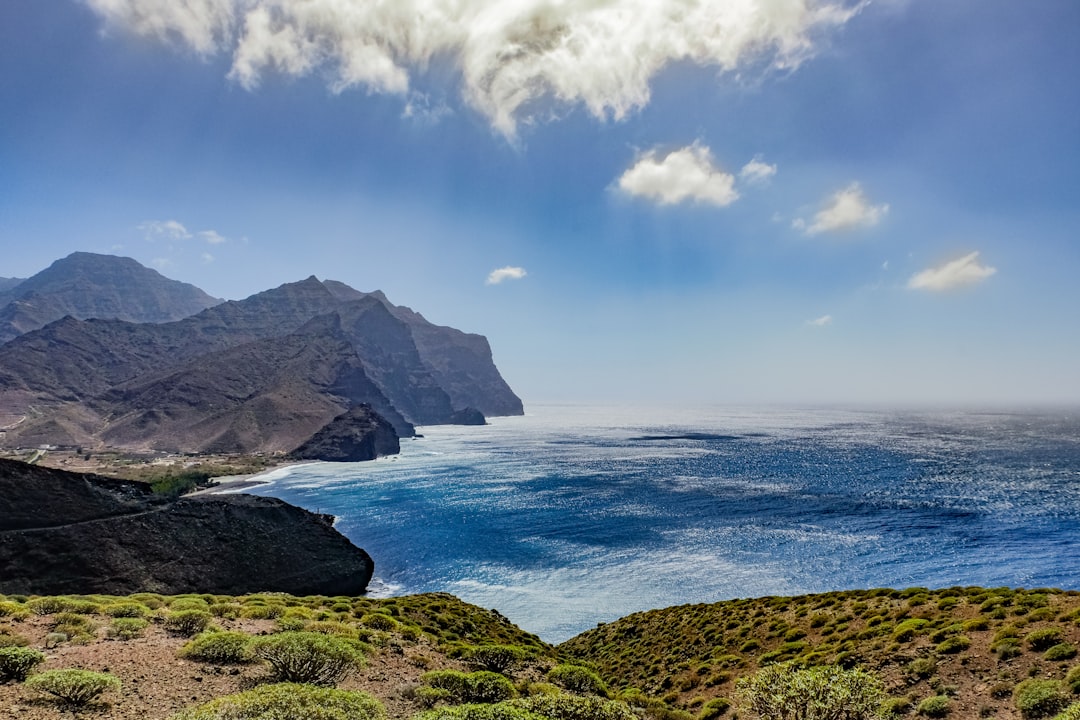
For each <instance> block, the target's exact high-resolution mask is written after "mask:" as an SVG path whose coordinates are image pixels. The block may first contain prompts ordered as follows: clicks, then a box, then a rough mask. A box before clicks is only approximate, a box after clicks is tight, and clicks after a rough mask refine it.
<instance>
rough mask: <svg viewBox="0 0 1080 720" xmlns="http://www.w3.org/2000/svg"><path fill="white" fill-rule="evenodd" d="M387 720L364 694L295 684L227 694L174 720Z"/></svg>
mask: <svg viewBox="0 0 1080 720" xmlns="http://www.w3.org/2000/svg"><path fill="white" fill-rule="evenodd" d="M286 718H289V719H291V718H303V720H384V719H385V718H386V710H385V709H384V708H383V706H382V704H381V703H380V702H379V701H378V700H376V699H375V698H373V697H371V696H370V695H368V694H367V693H364V692H354V691H346V690H336V689H333V688H324V687H315V686H312V685H300V684H293V683H279V684H274V685H261V686H259V687H257V688H255V689H253V690H248V691H246V692H241V693H236V694H235V695H225V696H223V697H219V698H216V699H214V700H211V701H210V702H208V703H206V704H205V705H200V706H198V707H195V708H190V709H188V710H182V711H181V712H179V713H176V714H175V715H173V716H172V718H171V720H279V719H286Z"/></svg>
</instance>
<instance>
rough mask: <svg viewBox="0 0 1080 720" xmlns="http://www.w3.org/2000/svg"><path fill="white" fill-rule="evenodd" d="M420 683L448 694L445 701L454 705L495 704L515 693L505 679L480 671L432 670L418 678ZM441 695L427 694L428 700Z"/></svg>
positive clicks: (496, 674) (508, 681)
mask: <svg viewBox="0 0 1080 720" xmlns="http://www.w3.org/2000/svg"><path fill="white" fill-rule="evenodd" d="M420 682H421V683H422V684H423V685H424V686H426V687H429V688H434V689H435V690H439V691H442V692H445V693H447V694H448V697H447V698H446V699H447V700H450V701H452V702H455V703H497V702H502V701H503V700H509V699H510V698H512V697H514V696H515V695H516V694H517V692H516V691H515V690H514V684H513V683H511V682H510V680H508V679H507V678H506V677H504V676H502V675H500V674H498V673H493V672H489V671H487V670H480V671H478V672H471V673H463V672H458V671H457V670H434V671H432V672H428V673H424V674H423V675H421V676H420ZM440 694H441V693H429V694H428V699H429V700H432V699H440V698H437V697H436V696H438V695H440Z"/></svg>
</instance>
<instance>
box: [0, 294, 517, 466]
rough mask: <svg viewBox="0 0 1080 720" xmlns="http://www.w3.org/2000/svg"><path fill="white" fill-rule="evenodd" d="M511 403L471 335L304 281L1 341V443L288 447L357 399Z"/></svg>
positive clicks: (481, 407) (506, 406)
mask: <svg viewBox="0 0 1080 720" xmlns="http://www.w3.org/2000/svg"><path fill="white" fill-rule="evenodd" d="M361 404H366V405H369V406H370V407H371V408H372V409H373V410H374V411H375V412H376V413H378V414H379V415H381V416H382V417H384V418H386V420H387V421H388V422H389V423H390V425H392V426H393V428H394V430H395V431H396V432H397V433H398V435H401V436H411V435H412V434H413V432H414V430H413V426H414V425H416V424H424V425H431V424H444V423H455V424H460V423H464V424H475V423H477V422H483V416H484V414H491V415H507V414H521V413H522V405H521V400H520V399H518V398H517V396H516V395H514V393H513V391H512V390H511V389H510V388H509V386H508V385H507V384H506V382H505V381H504V380H503V378H502V377H501V376H500V375H499V372H498V370H497V369H496V367H495V365H494V363H493V362H492V358H491V348H490V346H489V345H488V342H487V340H486V339H485V338H484V337H483V336H480V335H472V334H467V333H463V332H461V331H459V330H455V329H453V328H448V327H441V326H437V325H434V324H432V323H430V322H428V321H427V320H426V319H425V318H424V317H423V316H422V315H420V314H419V313H416V312H414V311H412V310H411V309H409V308H406V307H399V306H395V305H393V304H392V303H390V302H389V301H388V300H387V299H386V297H385V295H383V294H382V293H381V292H378V291H376V292H372V293H363V292H360V291H358V290H355V289H353V288H351V287H349V286H347V285H345V284H344V283H340V282H336V281H329V280H328V281H320V280H319V279H318V278H316V277H314V276H312V277H309V278H307V279H306V280H303V281H300V282H296V283H288V284H285V285H282V286H280V287H278V288H274V289H272V290H267V291H265V292H262V293H258V294H256V295H253V296H251V297H249V298H247V299H245V300H239V301H228V302H223V303H220V304H217V305H215V306H213V307H209V308H207V309H205V310H202V311H201V312H199V313H197V314H195V315H192V316H190V317H187V318H184V319H181V320H176V321H172V322H167V323H154V324H151V323H133V322H125V321H122V320H109V319H88V320H77V319H75V318H73V317H65V318H62V319H60V320H58V321H56V322H53V323H51V324H49V325H47V326H45V327H43V328H41V329H38V330H35V331H32V332H29V333H25V334H23V335H21V336H19V337H17V338H15V339H13V340H11V341H9V342H7V343H5V344H3V345H0V430H2V432H0V447H7V448H14V447H36V446H40V445H46V444H47V445H56V446H65V447H86V448H106V447H107V448H119V449H129V450H139V451H144V450H154V451H168V452H195V453H200V452H215V453H253V452H270V453H288V452H290V451H292V450H294V449H296V448H298V447H299V446H300V445H301V444H303V443H304V442H305V441H307V440H308V439H309V438H311V437H312V436H313V435H314V434H315V433H316V432H317V431H319V430H320V429H321V428H323V427H324V426H326V425H327V423H329V422H331V421H332V420H334V419H335V418H337V417H338V416H340V415H342V414H343V413H345V412H347V411H348V410H349V409H350V408H352V407H355V406H357V405H361Z"/></svg>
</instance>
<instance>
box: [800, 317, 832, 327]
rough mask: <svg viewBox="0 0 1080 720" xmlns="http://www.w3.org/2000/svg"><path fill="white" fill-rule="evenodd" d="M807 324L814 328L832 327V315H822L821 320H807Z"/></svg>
mask: <svg viewBox="0 0 1080 720" xmlns="http://www.w3.org/2000/svg"><path fill="white" fill-rule="evenodd" d="M806 324H807V325H813V326H814V327H825V326H826V325H832V315H822V316H821V317H819V318H814V319H813V320H807V321H806Z"/></svg>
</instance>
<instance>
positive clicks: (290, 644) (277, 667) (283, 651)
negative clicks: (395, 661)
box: [251, 632, 364, 685]
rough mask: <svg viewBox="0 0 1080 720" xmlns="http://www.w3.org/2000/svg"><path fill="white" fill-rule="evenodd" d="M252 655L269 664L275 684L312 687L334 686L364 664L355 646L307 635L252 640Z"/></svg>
mask: <svg viewBox="0 0 1080 720" xmlns="http://www.w3.org/2000/svg"><path fill="white" fill-rule="evenodd" d="M251 652H252V653H253V654H254V656H255V657H257V658H260V659H262V660H265V661H266V662H267V663H269V664H270V667H271V668H272V670H273V673H274V677H275V678H276V679H277V680H278V681H280V682H289V683H310V684H312V685H335V684H337V683H338V682H339V681H340V680H341V679H342V678H344V677H345V675H347V674H348V673H349V671H350V670H352V669H353V668H354V667H358V666H359V665H361V664H362V663H363V661H364V656H363V653H362V652H361V651H360V650H359V649H358V648H357V646H356V644H355V643H353V642H350V641H348V640H343V639H341V638H337V637H334V636H332V635H322V634H320V633H308V632H284V633H278V634H277V635H268V636H266V637H259V638H254V639H253V640H252V641H251Z"/></svg>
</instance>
